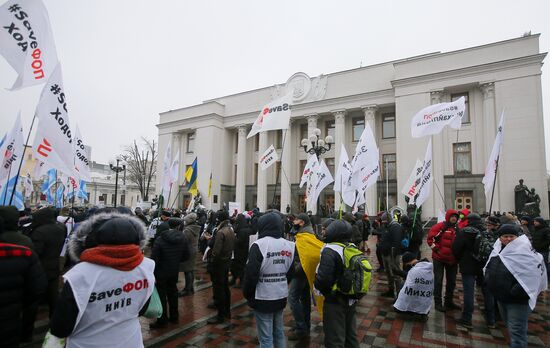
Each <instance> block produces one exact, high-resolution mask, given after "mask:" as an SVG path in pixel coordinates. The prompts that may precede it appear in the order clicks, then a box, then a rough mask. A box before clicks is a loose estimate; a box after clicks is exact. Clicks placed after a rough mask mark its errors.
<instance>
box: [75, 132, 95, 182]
mask: <svg viewBox="0 0 550 348" xmlns="http://www.w3.org/2000/svg"><path fill="white" fill-rule="evenodd" d="M74 166H75V169H76V171H77V172H78V174H79V177H78V178H76V179H78V181H79V182H80V180H84V181H88V182H89V181H91V180H92V175H91V173H90V154H89V153H88V150H87V149H86V146H85V144H84V140H83V139H82V135H81V134H80V129H79V128H78V126H76V130H75V138H74Z"/></svg>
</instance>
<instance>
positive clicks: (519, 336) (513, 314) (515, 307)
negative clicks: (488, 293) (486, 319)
mask: <svg viewBox="0 0 550 348" xmlns="http://www.w3.org/2000/svg"><path fill="white" fill-rule="evenodd" d="M498 308H499V310H500V315H501V316H502V320H504V323H506V327H507V328H508V334H509V335H510V348H523V347H527V321H528V318H529V313H531V308H529V303H527V301H526V302H525V303H505V302H501V301H498Z"/></svg>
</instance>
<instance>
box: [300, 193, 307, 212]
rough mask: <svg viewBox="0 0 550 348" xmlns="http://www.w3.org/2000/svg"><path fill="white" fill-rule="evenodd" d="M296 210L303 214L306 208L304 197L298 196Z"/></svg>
mask: <svg viewBox="0 0 550 348" xmlns="http://www.w3.org/2000/svg"><path fill="white" fill-rule="evenodd" d="M298 207H299V208H298V209H299V211H300V212H305V211H306V208H307V200H306V195H298Z"/></svg>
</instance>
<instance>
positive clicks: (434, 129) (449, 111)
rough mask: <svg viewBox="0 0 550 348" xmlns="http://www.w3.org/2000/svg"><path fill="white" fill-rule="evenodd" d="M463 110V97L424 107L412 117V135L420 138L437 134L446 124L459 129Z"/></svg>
mask: <svg viewBox="0 0 550 348" xmlns="http://www.w3.org/2000/svg"><path fill="white" fill-rule="evenodd" d="M465 110H466V104H465V98H464V97H460V98H459V99H457V100H455V101H453V102H450V103H439V104H433V105H430V106H427V107H425V108H424V109H422V110H420V111H419V112H417V113H416V115H414V116H413V118H412V121H411V133H412V137H413V138H420V137H423V136H427V135H433V134H438V133H439V132H441V131H442V130H443V128H445V126H447V125H448V126H450V127H451V128H453V129H460V126H461V125H462V116H464V111H465Z"/></svg>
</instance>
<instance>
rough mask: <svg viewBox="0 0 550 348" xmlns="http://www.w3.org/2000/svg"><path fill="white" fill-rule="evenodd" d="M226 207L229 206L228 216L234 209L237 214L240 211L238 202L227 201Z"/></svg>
mask: <svg viewBox="0 0 550 348" xmlns="http://www.w3.org/2000/svg"><path fill="white" fill-rule="evenodd" d="M228 207H229V216H233V214H235V211H236V212H237V214H240V213H242V209H241V203H240V202H229V204H228Z"/></svg>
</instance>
